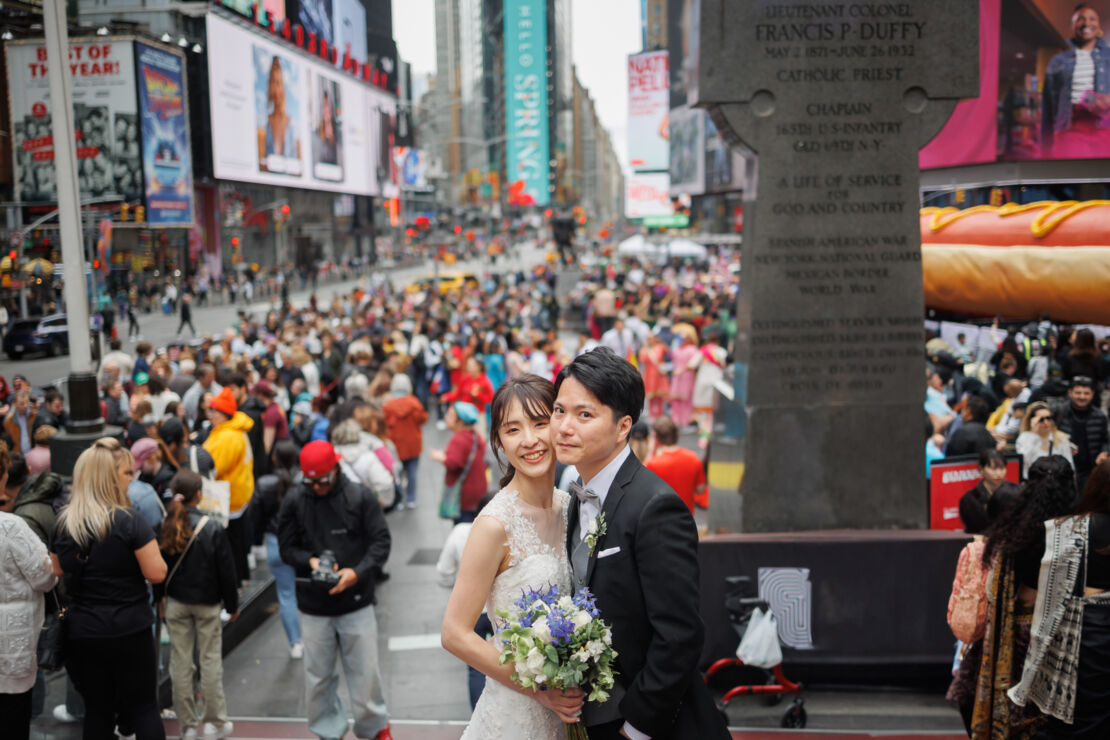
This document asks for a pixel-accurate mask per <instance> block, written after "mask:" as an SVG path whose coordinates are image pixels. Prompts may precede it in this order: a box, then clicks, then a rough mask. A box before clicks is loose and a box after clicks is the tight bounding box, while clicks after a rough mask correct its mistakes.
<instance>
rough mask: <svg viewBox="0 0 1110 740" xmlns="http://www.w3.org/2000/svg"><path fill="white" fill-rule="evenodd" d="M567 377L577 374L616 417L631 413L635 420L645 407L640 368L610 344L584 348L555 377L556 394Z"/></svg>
mask: <svg viewBox="0 0 1110 740" xmlns="http://www.w3.org/2000/svg"><path fill="white" fill-rule="evenodd" d="M567 378H574V379H575V380H577V381H578V382H579V383H581V384H582V385H584V386H585V387H586V390H588V391H589V392H590V393H592V394H594V396H596V397H597V400H598V401H600V402H601V403H602V404H603V405H605V406H608V407H609V408H611V409H612V410H613V420H614V421H619V420H620V419H621V418H622V417H625V416H630V417H632V423H633V424H635V423H636V422H637V421H639V419H640V411H642V410H643V408H644V379H643V378H642V377H640V373H639V371H637V370H636V368H634V367H632V365H631V364H630V363H629V362H628V360H625V359H624V358H622V357H619V356H617V353H616V352H614V351H613V350H611V349H609V348H608V347H597V348H595V349H592V350H590V351H589V352H583V353H582V354H580V355H578V357H575V358H574V361H573V362H571V363H570V364H569V365H567V366H566V367H564V368H563V369H562V370H560V371H559V374H558V375H557V376H556V377H555V395H556V396H558V395H559V388H561V387H562V385H563V381H564V380H566V379H567Z"/></svg>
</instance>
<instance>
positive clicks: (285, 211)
mask: <svg viewBox="0 0 1110 740" xmlns="http://www.w3.org/2000/svg"><path fill="white" fill-rule="evenodd" d="M289 211H290V208H289V204H288V203H286V204H285V205H283V206H282V207H281V215H282V216H286V217H288V216H289Z"/></svg>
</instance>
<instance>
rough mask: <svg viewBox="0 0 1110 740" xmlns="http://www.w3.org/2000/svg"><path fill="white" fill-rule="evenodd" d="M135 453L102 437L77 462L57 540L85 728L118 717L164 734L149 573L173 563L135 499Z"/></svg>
mask: <svg viewBox="0 0 1110 740" xmlns="http://www.w3.org/2000/svg"><path fill="white" fill-rule="evenodd" d="M134 474H135V462H134V458H132V456H131V453H130V452H129V451H128V450H127V448H126V447H124V446H123V445H122V444H120V442H119V441H118V440H116V439H113V438H111V437H103V438H101V439H98V440H97V441H96V442H94V443H93V445H92V446H91V447H89V448H88V449H87V450H85V451H84V452H82V453H81V456H80V457H78V458H77V464H76V465H75V466H74V469H73V497H72V498H71V500H70V503H69V505H68V506H66V507H65V508H64V509H62V511H61V513H60V514H59V515H58V522H57V524H56V525H55V528H54V534H53V537H52V539H51V545H52V547H51V549H52V551H53V554H54V558H55V568H56V569H60V571H61V573H62V574H63V576H64V579H65V587H66V593H68V594H69V597H70V603H69V610H68V612H67V617H66V625H67V635H66V671H67V672H68V673H69V676H70V678H71V679H72V680H73V684H74V686H76V687H77V690H78V692H80V694H81V696H82V697H83V698H84V700H85V726H84V736H85V737H111V736H112V734H113V728H114V727H115V723H116V719H117V717H118V718H119V721H120V724H121V725H122V726H125V727H127V728H129V729H131V730H132V731H133V732H134V734H135V737H136V738H138V740H148V739H150V738H154V739H155V740H161V739H162V738H164V737H165V732H164V730H163V729H162V720H161V717H160V713H159V710H158V697H157V694H156V687H157V661H156V658H155V654H154V641H153V640H152V639H151V629H150V628H151V627H152V626H153V623H154V617H153V612H152V611H151V608H150V597H149V595H148V591H147V582H148V581H149V582H150V583H161V582H162V581H163V580H164V579H165V577H166V563H165V561H164V560H163V559H162V555H161V553H160V552H159V551H158V541H157V540H156V539H155V537H154V530H152V529H151V528H150V525H149V524H147V522H146V520H145V519H144V518H143V517H142V516H141V515H140V514H139V513H138V512H137V511H135V510H134V509H132V508H131V507H130V502H129V500H128V498H127V486H128V484H129V483H130V481H131V478H132V476H133V475H134Z"/></svg>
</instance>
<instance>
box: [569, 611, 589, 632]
mask: <svg viewBox="0 0 1110 740" xmlns="http://www.w3.org/2000/svg"><path fill="white" fill-rule="evenodd" d="M571 621H573V622H574V628H575V629H582V628H583V627H585V626H586V625H588V624H589V623H590V622H592V621H594V618H593V617H591V616H590V613H589V612H588V611H586V610H585V609H583V610H582V611H579V612H576V613H575V614H574V616H573V617H571Z"/></svg>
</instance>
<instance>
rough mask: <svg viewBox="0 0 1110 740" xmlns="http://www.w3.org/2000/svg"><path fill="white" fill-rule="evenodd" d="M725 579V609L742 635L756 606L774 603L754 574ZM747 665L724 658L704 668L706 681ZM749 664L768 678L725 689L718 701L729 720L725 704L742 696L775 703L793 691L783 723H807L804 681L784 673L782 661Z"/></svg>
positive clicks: (761, 606) (735, 628)
mask: <svg viewBox="0 0 1110 740" xmlns="http://www.w3.org/2000/svg"><path fill="white" fill-rule="evenodd" d="M725 583H727V584H728V585H729V590H728V592H727V593H725V609H726V610H727V611H728V619H729V622H731V623H732V628H733V629H734V630H736V633H737V635H739V637H740V639H743V637H744V632H745V631H746V630H747V629H748V623H749V622H750V621H751V617H752V612H754V611H755V610H756V609H757V608H758V609H762V610H763V611H764V612H767V611H769V610H770V608H771V606H770V604H768V603H767V602H766V601H763V600H762V599H760V598H759V596H758V595H757V594H756V592H755V587H754V586H753V584H752V579H751V578H749V577H747V576H729V577H728V578H726V579H725ZM744 665H745V663H744V661H742V660H740V658H738V657H736V656H732V657H728V658H721V659H720V660H718V661H716V662H714V663H713V665H711V666H709V669H708V670H707V671H706V672H705V681H706V683H709V681H710V680H711V679H712V678H713V676H714V675H716V674H717V673H720V672H721V671H724V670H725V669H728V668H737V667H740V666H744ZM749 668H750V669H754V670H763V671H764V673H765V674H766V682H765V683H763V684H742V685H740V686H734V687H732V688H731V689H729V690H728V691H726V692H725V695H724V696H722V697H721V700H720V701H719V702H718V703H717V707H718V708H719V709H720V710H721V714H725V718H726V720H727V718H728V715H727V714H726V713H725V709H726V707H728V705H729V703H730V702H731V701H732V700H733V699H735V698H737V697H739V696H761V697H763V698H764V702H765V703H767V704H768V705H769V706H773V705H775V704H777V703H778V702H780V701H782V697H783V696H784V695H786V694H793V695H794V701H793V702H792V703H791V705H790V708H789V709H787V710H786V713H785V714H783V715H782V726H783V727H798V728H801V727H805V726H806V710H805V700H804V699H803V698H802V684H800V683H794V682H792V681H790V680H789V679H788V678H787V677H786V676H785V675H784V674H783V672H782V664H781V663H780V664H778V665H776V666H773V667H771V668H770V669H758V668H754V666H750V667H749Z"/></svg>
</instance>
